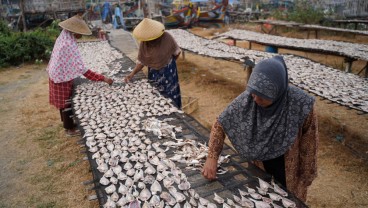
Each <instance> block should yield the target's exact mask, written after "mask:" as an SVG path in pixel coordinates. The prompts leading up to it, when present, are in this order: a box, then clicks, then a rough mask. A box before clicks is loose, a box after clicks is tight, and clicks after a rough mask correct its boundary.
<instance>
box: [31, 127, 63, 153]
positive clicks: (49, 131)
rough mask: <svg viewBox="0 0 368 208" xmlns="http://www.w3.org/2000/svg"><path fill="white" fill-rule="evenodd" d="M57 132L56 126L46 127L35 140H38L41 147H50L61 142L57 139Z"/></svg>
mask: <svg viewBox="0 0 368 208" xmlns="http://www.w3.org/2000/svg"><path fill="white" fill-rule="evenodd" d="M57 133H58V129H56V128H46V129H44V130H43V132H42V133H41V135H39V136H38V137H36V138H35V140H36V141H38V142H39V144H40V146H41V147H42V149H51V148H52V147H54V146H56V145H58V144H60V143H61V141H59V139H58V136H57Z"/></svg>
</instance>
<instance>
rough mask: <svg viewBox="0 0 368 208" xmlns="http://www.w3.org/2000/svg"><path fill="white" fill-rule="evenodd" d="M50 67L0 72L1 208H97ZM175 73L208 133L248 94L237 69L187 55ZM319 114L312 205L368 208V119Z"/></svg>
mask: <svg viewBox="0 0 368 208" xmlns="http://www.w3.org/2000/svg"><path fill="white" fill-rule="evenodd" d="M45 67H46V65H23V66H21V67H11V68H8V69H5V70H0V113H1V117H0V124H1V125H0V132H1V134H0V142H1V144H2V146H1V151H0V158H1V159H0V165H1V167H2V169H1V171H0V207H1V208H3V207H4V208H5V207H98V204H97V202H96V201H92V202H90V201H88V200H87V199H86V198H87V197H88V196H90V195H92V194H94V192H93V191H90V190H88V188H90V186H84V185H82V182H84V181H88V180H91V179H92V174H91V173H90V172H89V164H88V162H86V161H84V160H83V158H84V155H83V154H81V153H80V151H81V150H82V149H81V147H80V145H79V144H77V138H69V137H66V136H65V134H64V132H63V128H62V126H61V122H60V120H59V112H58V111H57V110H56V109H54V108H52V107H51V106H49V104H48V80H47V75H46V73H45V71H44V69H45ZM178 67H179V72H180V74H179V77H180V82H181V83H180V84H181V88H182V92H183V95H185V96H189V97H196V98H199V99H198V101H199V108H198V109H197V110H196V111H195V112H194V113H193V114H192V116H193V117H195V118H196V119H197V120H198V121H199V122H201V123H202V124H203V125H204V126H206V127H208V128H210V126H211V124H212V122H213V121H214V120H215V118H216V116H218V114H219V113H220V112H221V111H222V110H223V109H224V108H225V107H226V105H227V104H228V103H229V102H231V100H233V99H234V98H235V97H236V96H237V95H238V94H240V93H241V92H242V91H243V90H244V86H245V77H246V73H245V72H244V70H243V68H242V67H241V66H240V65H239V64H237V63H233V62H227V61H221V60H215V59H212V58H205V57H201V56H197V55H193V54H189V53H187V54H186V59H185V60H183V59H182V58H180V59H179V61H178ZM317 110H318V119H319V125H320V128H319V129H320V145H319V151H318V166H319V169H318V177H317V179H316V180H315V181H314V183H313V184H312V186H311V187H310V189H309V196H308V200H307V204H308V205H309V206H310V207H334V208H335V207H367V206H368V180H367V176H368V164H367V162H366V160H363V159H361V158H362V157H364V156H366V155H364V154H368V152H366V151H367V150H368V148H367V143H366V139H367V136H368V122H367V120H368V117H367V115H358V114H357V111H354V110H347V109H346V108H345V107H341V106H339V105H335V104H329V102H327V101H323V100H321V99H317ZM340 139H342V140H341V141H338V140H340ZM364 150H365V151H364ZM363 153H364V154H363Z"/></svg>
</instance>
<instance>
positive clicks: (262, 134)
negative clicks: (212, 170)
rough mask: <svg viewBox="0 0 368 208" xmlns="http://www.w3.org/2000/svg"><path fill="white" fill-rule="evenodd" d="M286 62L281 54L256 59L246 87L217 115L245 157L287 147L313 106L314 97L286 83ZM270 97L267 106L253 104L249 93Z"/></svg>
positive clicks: (278, 153)
mask: <svg viewBox="0 0 368 208" xmlns="http://www.w3.org/2000/svg"><path fill="white" fill-rule="evenodd" d="M288 81H289V80H288V74H287V68H286V64H285V62H284V59H283V58H282V57H281V56H275V57H273V58H270V59H266V60H263V61H261V62H259V63H258V64H257V65H256V66H255V68H254V69H253V72H252V74H251V76H250V78H249V81H248V85H247V90H246V91H244V92H243V93H242V94H240V95H239V96H238V97H237V98H236V99H235V100H234V101H233V102H231V103H230V104H229V106H228V107H227V108H226V109H225V110H224V112H222V114H221V115H220V116H219V119H218V120H219V122H220V123H221V125H222V127H223V129H224V131H225V133H226V135H227V136H228V137H229V139H230V141H231V142H232V144H233V146H234V147H235V149H236V150H237V151H238V152H239V153H240V155H242V157H244V158H245V159H248V160H262V161H263V160H269V159H273V158H276V157H279V156H281V155H283V154H285V152H286V151H287V150H288V149H289V148H290V146H291V145H292V144H293V143H294V140H295V139H296V137H297V135H298V132H299V128H300V127H302V125H303V123H304V120H305V119H306V117H307V116H308V114H309V112H310V111H311V109H312V108H313V104H314V97H312V96H310V95H308V94H307V93H305V92H303V91H302V90H301V89H299V88H296V87H292V86H289V85H288ZM252 93H253V94H256V95H258V96H260V97H262V98H264V99H269V100H272V104H271V106H269V107H266V108H263V107H261V106H259V105H257V104H256V103H255V102H254V101H253V99H252V96H251V94H252Z"/></svg>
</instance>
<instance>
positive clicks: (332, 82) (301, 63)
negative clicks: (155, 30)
mask: <svg viewBox="0 0 368 208" xmlns="http://www.w3.org/2000/svg"><path fill="white" fill-rule="evenodd" d="M169 32H170V33H172V34H173V35H175V39H176V40H177V42H178V44H179V46H180V47H181V48H183V49H186V50H189V51H192V52H195V53H199V54H202V55H206V56H210V57H215V58H219V57H221V58H229V57H230V58H235V59H238V60H242V59H243V58H244V57H245V56H248V57H249V58H250V59H252V60H254V61H255V62H256V63H258V62H259V61H261V60H263V59H266V58H270V57H271V56H273V55H274V54H272V53H267V52H261V51H254V50H247V49H244V48H239V47H236V46H229V45H226V44H225V43H222V42H218V41H215V40H207V39H205V38H201V37H198V36H195V35H193V34H191V33H189V32H187V31H185V30H180V29H175V30H169ZM189 43H190V44H189ZM192 43H193V44H192ZM209 46H211V47H209ZM283 56H284V58H285V62H286V65H287V67H288V72H289V79H290V82H291V83H293V84H295V85H297V86H299V87H301V88H302V89H305V90H307V91H310V92H313V93H315V94H317V95H319V96H321V97H324V98H326V99H329V100H331V101H333V102H337V103H339V104H342V105H345V106H349V107H351V108H354V109H357V110H361V111H364V112H368V96H367V95H368V80H367V79H364V78H361V77H359V76H357V75H354V74H351V73H345V72H342V71H340V70H337V69H334V68H332V67H328V66H325V65H323V64H319V63H316V62H313V61H311V60H308V59H305V58H302V57H298V56H294V55H283Z"/></svg>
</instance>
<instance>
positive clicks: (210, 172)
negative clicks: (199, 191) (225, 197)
mask: <svg viewBox="0 0 368 208" xmlns="http://www.w3.org/2000/svg"><path fill="white" fill-rule="evenodd" d="M216 173H217V159H214V158H209V157H207V160H206V163H204V166H203V169H202V175H203V176H204V177H205V178H206V179H208V180H214V179H216Z"/></svg>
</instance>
